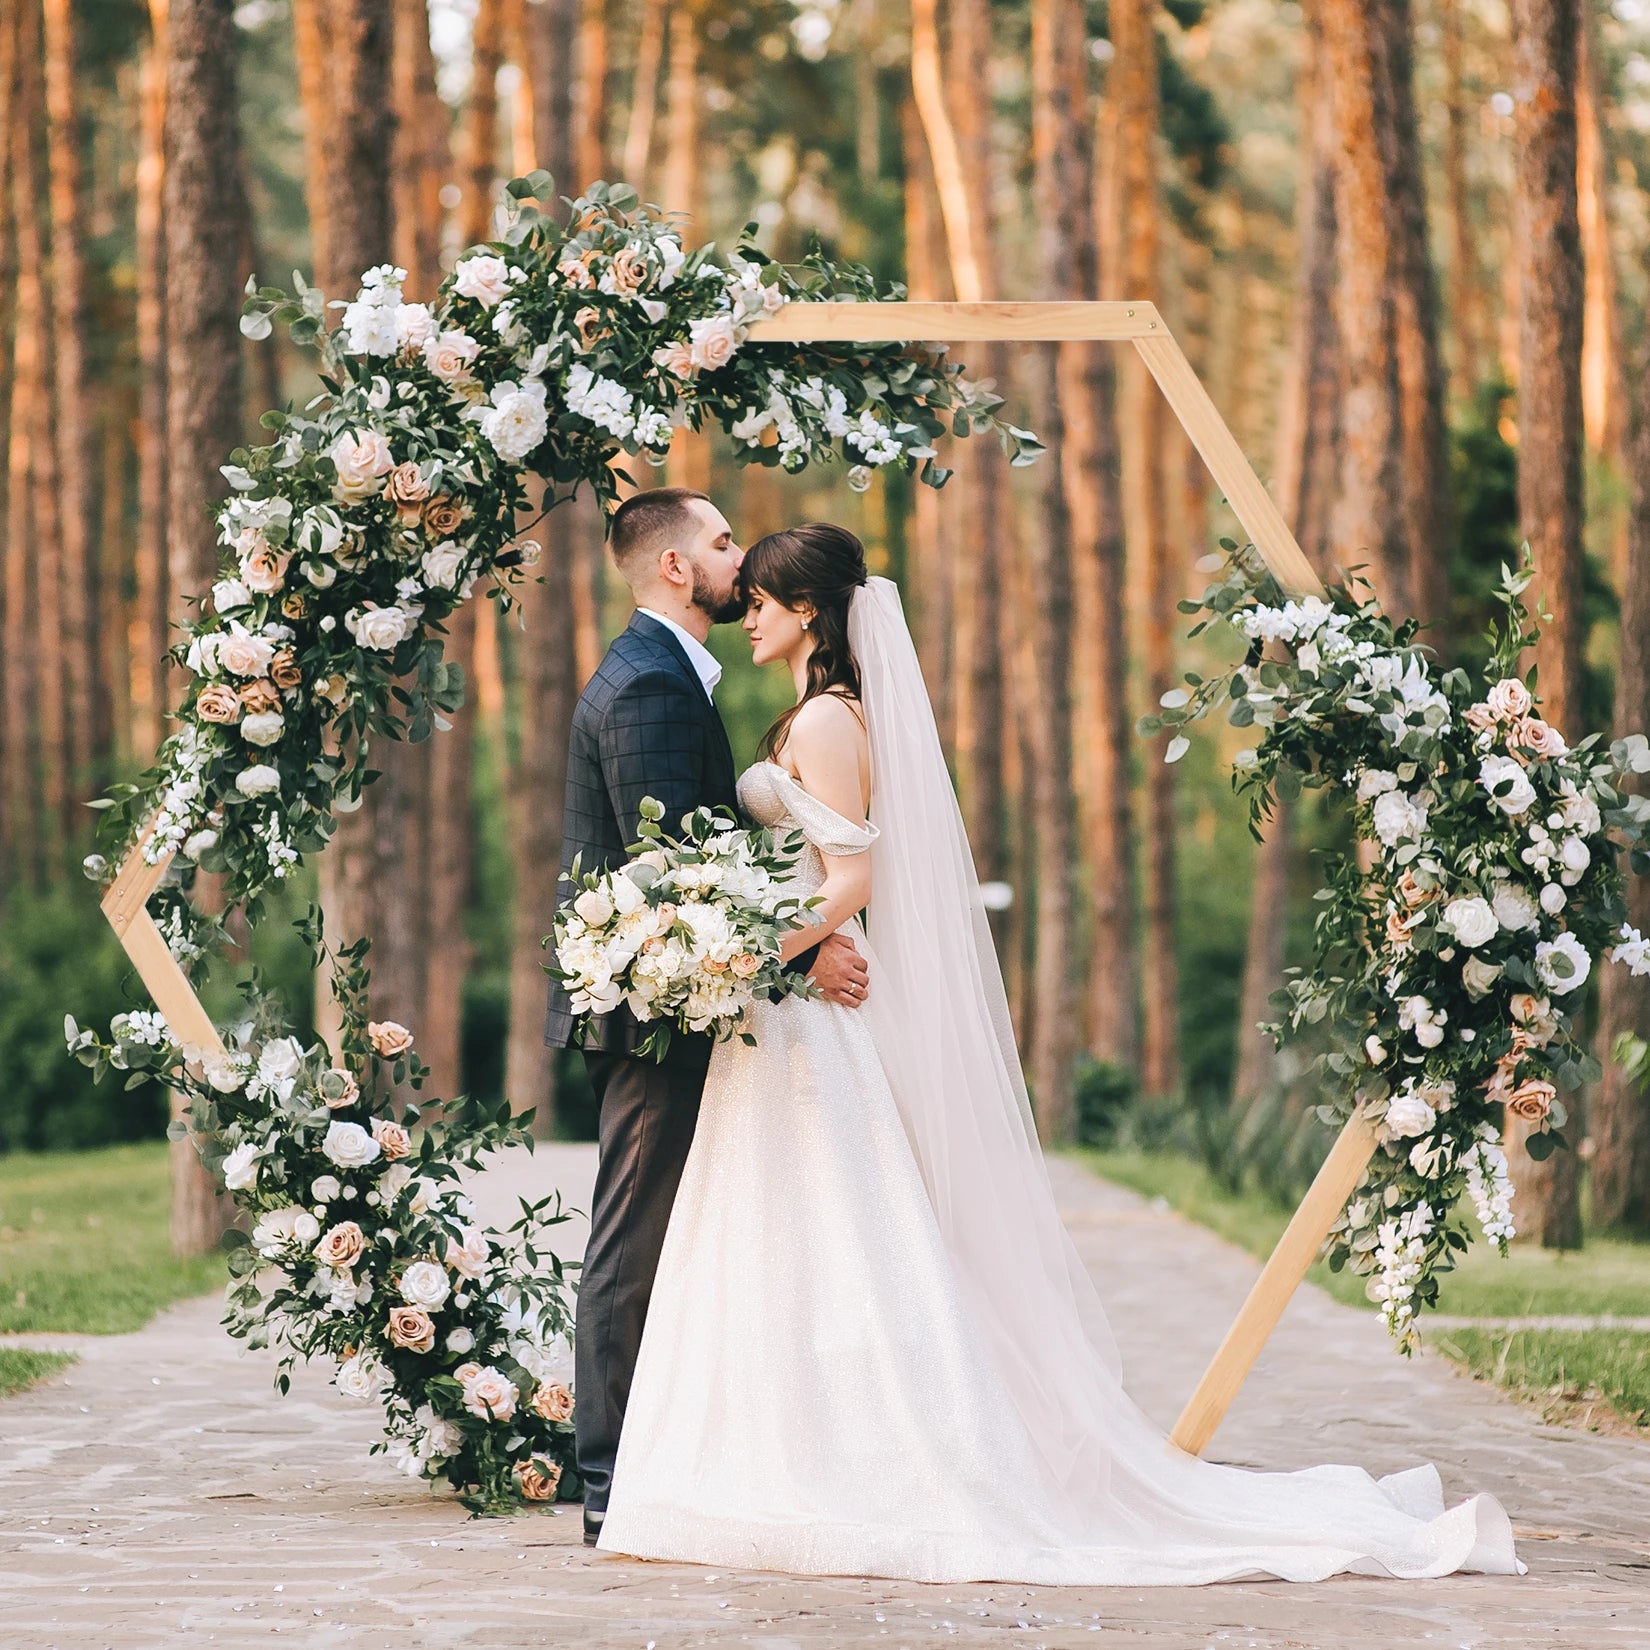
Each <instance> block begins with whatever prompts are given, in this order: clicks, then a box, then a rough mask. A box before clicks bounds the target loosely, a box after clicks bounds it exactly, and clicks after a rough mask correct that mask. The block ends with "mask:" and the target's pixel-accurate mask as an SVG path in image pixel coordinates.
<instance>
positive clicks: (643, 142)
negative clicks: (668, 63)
mask: <svg viewBox="0 0 1650 1650" xmlns="http://www.w3.org/2000/svg"><path fill="white" fill-rule="evenodd" d="M641 11H642V16H641V22H640V24H639V25H638V28H639V33H638V35H637V40H636V74H635V79H634V80H633V81H632V82H631V88H630V113H629V117H628V119H627V120H626V122H625V139H624V181H625V182H626V183H628V184H629V185H630V186H631V188H633V189H635V190H638V191H639V192H640V193H641V194H642V196H643V198H644V199H645V198H647V163H648V156H649V155H650V153H651V152H652V148H653V121H654V117H655V116H656V115H657V113H658V109H659V65H660V63H661V62H662V61H663V58H664V45H665V0H642V8H641Z"/></svg>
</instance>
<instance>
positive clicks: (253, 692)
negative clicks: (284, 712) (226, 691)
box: [241, 676, 281, 716]
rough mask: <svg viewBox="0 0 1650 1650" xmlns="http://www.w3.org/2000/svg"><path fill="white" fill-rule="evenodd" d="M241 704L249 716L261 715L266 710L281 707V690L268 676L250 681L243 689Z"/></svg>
mask: <svg viewBox="0 0 1650 1650" xmlns="http://www.w3.org/2000/svg"><path fill="white" fill-rule="evenodd" d="M241 705H242V707H243V708H244V709H245V710H246V712H247V714H248V715H249V716H261V715H262V714H263V713H264V712H265V711H271V710H279V709H280V708H281V690H280V689H279V688H278V687H276V685H275V684H274V683H273V682H272V681H270V679H269V678H268V677H267V676H260V677H259V678H258V679H257V681H255V682H248V683H247V684H246V686H245V687H243V688H242V689H241Z"/></svg>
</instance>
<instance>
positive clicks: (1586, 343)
mask: <svg viewBox="0 0 1650 1650" xmlns="http://www.w3.org/2000/svg"><path fill="white" fill-rule="evenodd" d="M1597 36H1598V29H1597V24H1596V23H1595V21H1594V20H1593V16H1592V13H1591V12H1590V11H1586V10H1584V11H1583V13H1582V18H1581V24H1580V28H1579V31H1578V35H1577V40H1576V59H1577V64H1576V81H1575V85H1576V217H1577V221H1578V224H1579V226H1580V231H1581V250H1582V258H1583V263H1584V266H1585V286H1584V288H1583V292H1584V319H1583V323H1582V330H1581V408H1582V412H1583V414H1584V416H1585V418H1586V425H1587V441H1588V444H1589V445H1590V446H1591V447H1592V448H1593V450H1594V451H1595V452H1597V453H1598V454H1600V455H1601V456H1602V457H1603V458H1605V459H1607V460H1608V461H1609V462H1610V463H1611V464H1613V465H1616V466H1619V465H1620V464H1621V462H1622V457H1623V454H1622V435H1623V429H1622V425H1623V422H1624V420H1623V399H1624V395H1623V387H1622V382H1621V316H1620V313H1619V308H1618V301H1617V295H1616V266H1615V259H1614V257H1613V255H1612V253H1611V250H1610V217H1609V210H1608V200H1609V187H1610V157H1609V153H1608V149H1607V145H1606V141H1605V124H1604V109H1603V101H1604V99H1603V91H1602V88H1601V86H1600V83H1599V60H1598V59H1599V43H1598V38H1597Z"/></svg>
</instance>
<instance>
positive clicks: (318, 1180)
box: [309, 1174, 344, 1203]
mask: <svg viewBox="0 0 1650 1650" xmlns="http://www.w3.org/2000/svg"><path fill="white" fill-rule="evenodd" d="M343 1189H344V1188H343V1184H342V1182H341V1181H340V1180H339V1179H338V1177H337V1175H331V1174H318V1175H316V1177H315V1178H314V1179H313V1180H312V1181H311V1182H310V1183H309V1195H310V1196H311V1197H312V1198H314V1199H315V1201H316V1202H317V1203H331V1202H332V1201H333V1199H334V1198H336V1197H337V1196H338V1195H339V1193H341V1192H342V1191H343Z"/></svg>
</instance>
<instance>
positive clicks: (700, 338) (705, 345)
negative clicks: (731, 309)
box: [688, 315, 744, 372]
mask: <svg viewBox="0 0 1650 1650" xmlns="http://www.w3.org/2000/svg"><path fill="white" fill-rule="evenodd" d="M743 337H744V334H743V331H742V329H741V328H739V327H736V326H735V325H734V323H733V317H732V316H731V315H706V316H702V317H701V318H700V319H699V320H697V321H694V322H693V323H692V324H691V325H690V326H689V327H688V354H689V356H690V358H691V359H692V362H693V364H694V366H696V367H701V368H703V369H704V370H705V371H706V372H715V371H716V370H717V369H718V368H719V367H725V366H726V365H727V364H728V362H729V361H731V360H732V359H733V357H734V352H735V351H736V350H737V349H738V348H739V345H740V343H741V342H742V341H743Z"/></svg>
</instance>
